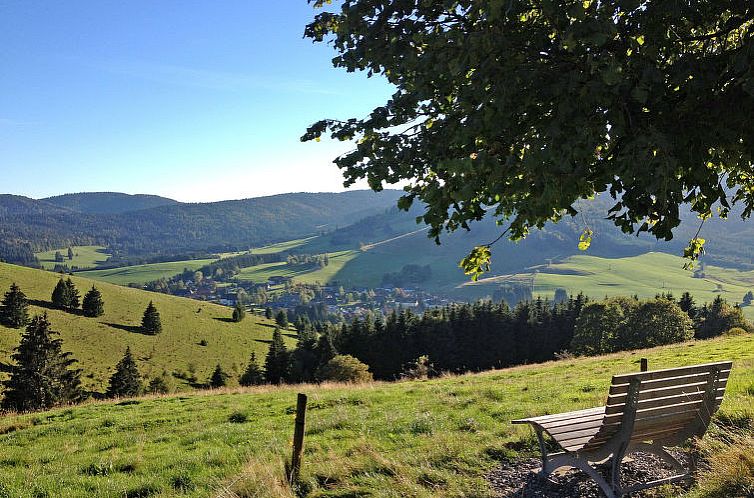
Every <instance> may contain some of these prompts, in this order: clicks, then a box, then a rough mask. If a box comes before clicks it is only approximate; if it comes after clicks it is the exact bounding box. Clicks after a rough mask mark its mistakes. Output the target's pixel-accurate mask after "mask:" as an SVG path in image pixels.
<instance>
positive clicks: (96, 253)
mask: <svg viewBox="0 0 754 498" xmlns="http://www.w3.org/2000/svg"><path fill="white" fill-rule="evenodd" d="M71 249H73V259H72V260H70V261H69V260H68V248H67V247H63V248H60V249H53V250H52V251H44V252H39V253H37V254H36V256H37V258H39V262H40V263H41V264H42V266H43V267H44V269H45V270H52V269H53V268H54V267H55V265H56V264H63V265H68V267H72V266H78V267H79V268H96V267H97V266H99V265H100V264H102V263H104V262H105V261H107V258H109V257H110V254H108V253H107V252H105V251H106V248H105V247H102V246H73V247H72V248H71ZM56 251H60V254H62V255H63V262H62V263H56V262H55V252H56Z"/></svg>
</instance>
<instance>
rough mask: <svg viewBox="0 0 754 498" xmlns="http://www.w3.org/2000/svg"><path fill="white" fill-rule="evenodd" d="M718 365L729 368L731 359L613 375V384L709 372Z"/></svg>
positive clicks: (721, 368) (724, 368)
mask: <svg viewBox="0 0 754 498" xmlns="http://www.w3.org/2000/svg"><path fill="white" fill-rule="evenodd" d="M718 366H719V367H720V370H721V371H722V370H728V371H729V370H730V369H731V367H732V366H733V362H731V361H720V362H716V363H705V364H702V365H693V366H689V367H679V368H666V369H663V370H652V371H649V372H639V373H631V374H621V375H614V376H613V384H627V383H629V382H630V381H631V379H632V378H634V377H638V378H639V379H640V380H641V381H642V382H644V381H648V380H655V379H664V378H667V377H681V376H685V375H693V374H697V373H703V372H710V371H712V370H713V369H714V368H715V367H718Z"/></svg>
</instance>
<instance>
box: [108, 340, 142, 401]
mask: <svg viewBox="0 0 754 498" xmlns="http://www.w3.org/2000/svg"><path fill="white" fill-rule="evenodd" d="M141 387H142V385H141V375H140V374H139V368H138V367H137V366H136V361H135V360H134V357H133V355H132V354H131V348H130V347H126V352H125V354H124V355H123V358H121V360H120V361H119V362H118V364H117V365H116V366H115V373H113V375H112V376H111V377H110V385H109V386H108V387H107V396H108V397H110V398H124V397H133V396H138V395H139V393H141Z"/></svg>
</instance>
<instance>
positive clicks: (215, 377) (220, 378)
mask: <svg viewBox="0 0 754 498" xmlns="http://www.w3.org/2000/svg"><path fill="white" fill-rule="evenodd" d="M227 384H228V374H227V373H225V371H224V370H223V368H222V367H221V366H220V364H219V363H218V364H217V365H216V366H215V369H214V370H213V371H212V375H211V376H210V378H209V387H211V388H213V389H217V388H218V387H224V386H226V385H227Z"/></svg>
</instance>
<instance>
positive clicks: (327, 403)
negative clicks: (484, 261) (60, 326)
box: [0, 336, 754, 498]
mask: <svg viewBox="0 0 754 498" xmlns="http://www.w3.org/2000/svg"><path fill="white" fill-rule="evenodd" d="M640 357H646V358H649V364H650V367H651V368H663V367H673V366H681V365H688V364H694V363H702V362H709V361H717V360H723V359H732V360H733V361H734V367H733V373H732V375H731V379H730V382H729V384H728V389H727V392H726V395H725V401H724V402H723V405H722V408H721V411H720V414H719V417H718V423H720V424H723V425H735V426H738V427H744V428H748V429H754V427H752V424H753V423H754V422H753V421H754V341H753V340H752V337H751V336H738V337H728V338H718V339H713V340H708V341H698V342H689V343H684V344H677V345H672V346H667V347H662V348H655V349H651V350H644V351H634V352H623V353H617V354H612V355H609V356H604V357H594V358H582V359H568V360H562V361H558V362H550V363H545V364H540V365H528V366H521V367H516V368H511V369H506V370H498V371H490V372H485V373H481V374H470V375H463V376H450V377H444V378H439V379H434V380H424V381H406V382H399V383H393V384H388V383H373V384H366V385H361V386H353V387H351V386H343V385H324V386H312V385H307V386H290V387H280V388H273V387H267V388H257V389H246V390H243V389H225V390H219V391H214V392H213V391H204V392H194V393H190V394H186V395H174V396H164V397H147V398H141V399H135V400H123V401H115V402H97V403H90V404H86V405H82V406H77V407H71V408H60V409H56V410H52V411H49V412H43V413H32V414H26V415H13V414H8V415H6V416H5V417H4V418H3V419H2V421H0V434H2V435H0V454H1V455H2V457H1V458H0V496H13V497H18V498H26V497H29V498H31V497H38V496H50V497H52V496H54V497H61V498H64V497H80V496H97V497H123V496H127V497H137V496H138V497H145V496H149V497H152V496H155V497H157V496H159V497H168V496H170V497H172V496H181V497H206V496H215V497H228V498H230V497H275V496H278V497H293V496H294V495H293V494H292V493H291V492H290V491H289V490H288V489H287V487H286V486H285V485H284V484H283V465H284V460H285V459H287V458H288V456H289V452H290V441H291V437H292V433H293V418H294V416H293V412H294V407H295V403H296V392H305V393H307V394H308V395H309V411H308V418H307V436H306V443H305V454H304V466H303V470H302V488H301V493H302V494H303V495H305V496H309V497H356V496H373V497H396V498H397V497H404V496H413V497H462V496H463V497H477V498H483V497H492V496H494V494H493V493H492V491H491V490H490V489H489V487H488V485H487V483H486V481H485V479H484V475H485V474H486V472H488V471H489V470H490V469H492V468H494V467H495V466H496V465H498V464H499V462H500V461H501V460H503V459H510V458H517V457H522V456H526V457H530V456H535V455H536V454H537V449H536V446H537V445H536V439H535V438H534V436H533V434H532V432H531V430H530V429H529V428H527V427H522V426H513V425H511V424H510V420H512V419H515V418H519V417H523V416H529V415H535V414H545V413H554V412H559V411H563V410H571V409H579V408H587V407H592V406H598V405H600V404H602V403H604V399H605V396H606V392H607V388H608V386H609V382H610V376H611V375H613V374H616V373H625V372H631V371H636V370H638V368H639V365H638V363H639V358H640ZM666 496H679V493H677V492H675V491H672V492H669V493H668V494H667V495H666Z"/></svg>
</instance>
